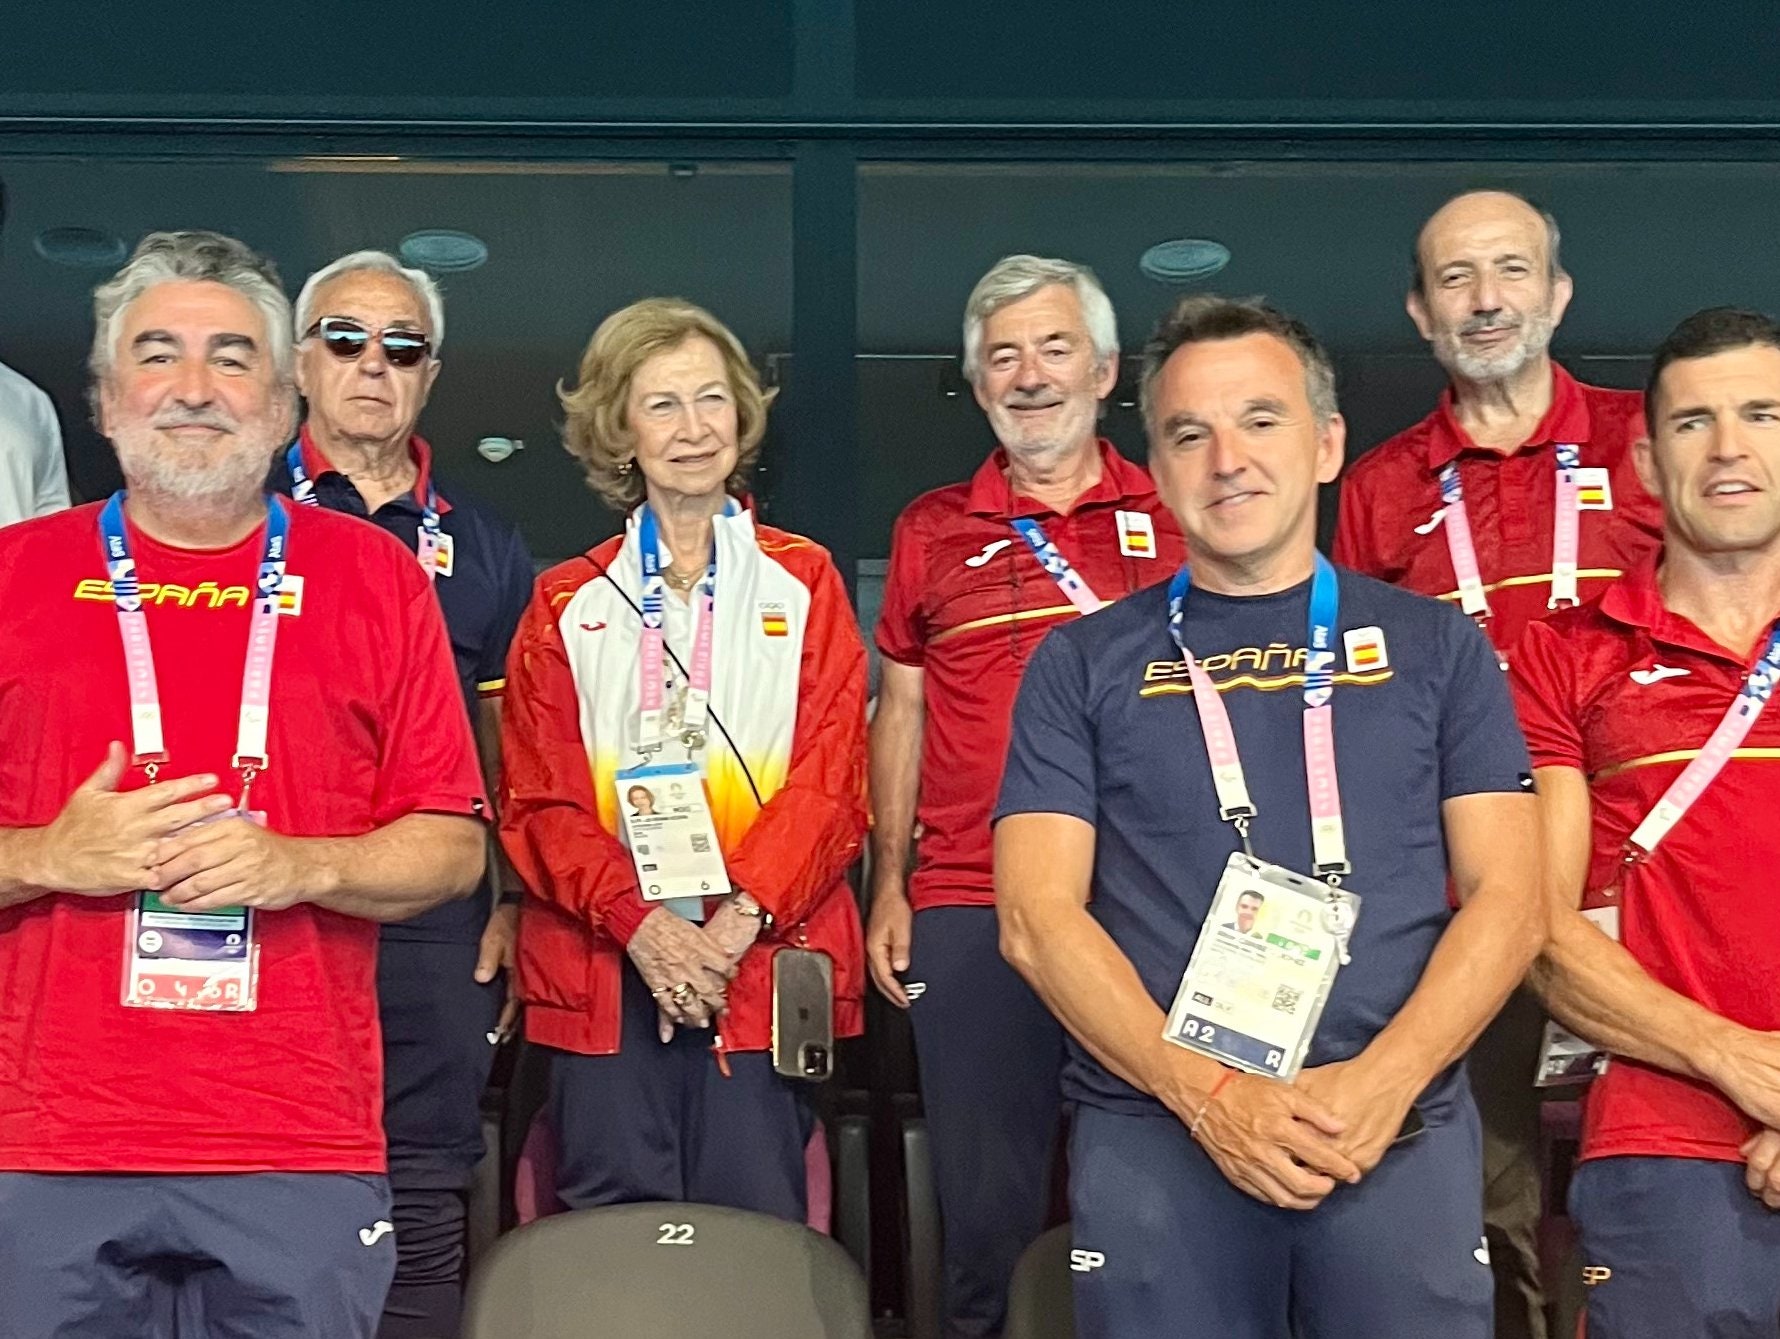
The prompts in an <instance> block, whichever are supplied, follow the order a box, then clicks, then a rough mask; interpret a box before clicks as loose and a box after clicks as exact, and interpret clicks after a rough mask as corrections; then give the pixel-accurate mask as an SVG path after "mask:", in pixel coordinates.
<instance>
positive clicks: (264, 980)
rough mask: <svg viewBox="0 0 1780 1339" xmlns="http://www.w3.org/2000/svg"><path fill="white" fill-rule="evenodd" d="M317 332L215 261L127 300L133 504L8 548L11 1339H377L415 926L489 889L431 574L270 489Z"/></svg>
mask: <svg viewBox="0 0 1780 1339" xmlns="http://www.w3.org/2000/svg"><path fill="white" fill-rule="evenodd" d="M290 323H291V313H290V304H289V302H288V301H287V300H286V299H285V296H284V293H283V292H282V290H281V289H280V288H279V286H278V279H277V275H276V273H275V272H274V271H273V270H272V268H271V267H270V266H269V265H268V264H267V263H266V262H265V261H263V260H262V259H261V258H260V257H258V256H256V255H255V254H254V253H253V252H252V251H250V250H249V249H248V248H247V247H245V246H243V245H242V244H241V243H240V242H237V241H235V240H233V239H232V238H227V237H221V236H218V235H217V234H215V233H203V232H179V233H154V234H151V235H150V236H148V237H147V238H145V239H143V242H142V244H141V245H140V246H139V247H137V249H136V253H135V255H134V256H132V257H131V259H130V261H129V263H128V264H127V265H125V266H124V268H123V269H122V270H121V271H119V272H118V274H116V275H115V276H113V277H112V278H111V279H110V280H108V281H107V282H106V283H104V284H102V285H101V286H100V287H99V289H98V290H97V292H96V293H95V295H94V325H95V332H94V338H93V349H92V377H93V380H92V400H93V407H94V410H95V418H96V421H97V423H98V425H99V429H100V431H101V432H103V433H104V434H105V435H106V436H107V437H109V438H110V439H111V441H112V443H113V445H114V446H115V447H116V449H117V455H118V463H119V465H120V466H121V467H122V471H123V476H124V481H125V487H124V488H123V489H121V490H119V492H118V493H117V494H115V495H114V496H113V497H112V498H111V499H110V500H109V501H108V502H104V503H94V504H90V505H88V506H84V507H77V508H75V509H73V510H71V511H63V512H60V513H57V514H55V515H53V516H44V517H39V518H37V519H34V520H29V521H22V522H20V523H19V524H17V525H14V526H8V527H6V528H5V530H4V531H0V601H4V603H5V606H6V608H7V611H8V624H7V635H6V636H5V638H3V639H0V983H4V984H3V985H0V1280H4V1281H5V1282H4V1286H0V1335H52V1334H53V1335H61V1334H92V1335H126V1334H127V1335H137V1336H143V1337H144V1339H163V1337H164V1336H172V1335H176V1334H178V1335H193V1334H205V1335H223V1334H252V1335H254V1336H256V1339H274V1337H276V1339H370V1336H371V1335H372V1333H373V1332H374V1330H375V1328H376V1323H377V1317H378V1314H379V1312H380V1311H381V1310H382V1307H383V1299H384V1294H385V1293H386V1292H387V1291H388V1288H389V1282H390V1276H391V1274H392V1272H393V1270H394V1267H395V1261H396V1251H395V1241H394V1239H393V1232H394V1227H393V1224H392V1223H391V1221H390V1220H391V1217H392V1214H391V1210H390V1193H389V1185H388V1182H387V1180H386V1179H385V1176H384V1169H385V1153H384V1139H383V1130H382V1124H381V1121H380V1115H381V1105H382V1101H381V1099H382V1092H381V1088H380V1085H379V1083H378V1077H379V1071H380V1056H379V1046H378V1028H377V998H376V986H375V982H376V966H377V926H378V924H379V923H386V922H393V921H402V920H407V919H409V918H411V917H413V916H415V915H417V914H419V913H421V912H423V911H425V910H427V909H428V908H429V907H432V906H436V905H438V904H440V903H442V902H445V901H447V900H449V899H451V898H453V897H461V896H462V895H463V894H465V893H467V892H469V891H470V890H471V889H472V888H473V887H475V885H476V883H477V880H478V879H479V878H480V877H481V874H482V866H483V856H484V834H483V828H482V824H481V822H480V821H479V820H480V818H481V816H482V814H483V812H484V809H485V808H486V801H485V799H484V798H483V794H482V780H481V777H480V774H479V772H478V768H477V763H476V751H475V745H474V743H473V741H472V740H471V737H470V727H469V722H468V720H467V719H466V717H465V715H464V709H463V704H462V699H461V698H460V696H459V694H458V689H457V679H456V674H455V672H454V668H453V665H452V659H451V646H450V642H449V641H448V639H447V636H446V631H445V624H444V621H443V620H442V619H441V618H440V615H439V606H438V602H437V601H436V600H435V599H434V598H433V593H432V591H431V590H430V589H429V588H428V586H427V582H426V578H425V577H424V576H423V575H422V574H421V572H420V571H419V570H418V568H417V565H416V563H415V561H414V557H413V555H412V554H411V553H409V552H408V551H407V550H406V549H404V548H403V546H402V545H401V544H399V543H397V542H396V541H394V540H392V539H391V538H390V537H389V536H388V535H385V534H379V533H378V532H377V531H376V530H375V529H373V528H372V527H370V526H366V525H363V524H361V523H360V522H358V521H357V520H355V519H353V518H351V517H344V516H337V515H334V514H332V513H330V512H323V511H317V510H315V509H313V508H299V507H293V506H291V505H290V504H289V503H287V502H286V501H285V500H283V499H280V498H272V497H269V496H268V495H267V494H266V492H265V489H264V487H263V481H264V479H265V477H266V471H267V467H268V466H269V464H270V463H271V459H272V453H273V452H274V451H275V450H277V449H278V447H280V446H281V445H283V444H284V443H285V442H286V441H288V440H289V437H290V433H291V431H292V429H293V428H294V426H295V416H296V395H295V389H294V386H293V381H292V375H293V374H292V358H291V334H290Z"/></svg>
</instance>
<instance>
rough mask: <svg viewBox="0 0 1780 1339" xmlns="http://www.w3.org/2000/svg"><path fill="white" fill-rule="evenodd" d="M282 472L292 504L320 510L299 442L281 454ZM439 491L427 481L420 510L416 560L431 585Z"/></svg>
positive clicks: (435, 563)
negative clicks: (287, 475) (286, 475)
mask: <svg viewBox="0 0 1780 1339" xmlns="http://www.w3.org/2000/svg"><path fill="white" fill-rule="evenodd" d="M284 465H285V468H286V469H288V470H289V471H290V496H291V501H292V502H296V503H300V504H301V505H302V506H305V507H319V506H320V505H321V499H320V498H318V497H316V496H315V480H313V479H311V478H310V477H309V471H308V470H306V469H304V468H303V447H302V443H300V442H292V443H291V445H290V450H288V451H286V452H285V453H284ZM440 533H441V527H440V525H439V490H438V489H437V488H435V487H434V486H433V481H432V479H431V478H428V479H427V481H426V501H425V502H424V503H422V504H421V508H420V544H419V547H418V548H417V550H416V551H415V556H416V557H417V558H419V559H420V570H421V571H423V572H425V573H426V579H427V580H428V581H433V580H435V579H437V577H438V575H439V535H440Z"/></svg>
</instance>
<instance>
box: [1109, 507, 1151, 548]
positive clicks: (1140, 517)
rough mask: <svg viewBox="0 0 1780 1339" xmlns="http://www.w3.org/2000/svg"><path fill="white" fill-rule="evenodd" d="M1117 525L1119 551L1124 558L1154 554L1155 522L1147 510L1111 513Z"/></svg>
mask: <svg viewBox="0 0 1780 1339" xmlns="http://www.w3.org/2000/svg"><path fill="white" fill-rule="evenodd" d="M1113 515H1114V519H1115V520H1116V521H1117V523H1118V527H1119V553H1120V554H1121V555H1122V556H1123V557H1126V558H1154V557H1155V556H1156V523H1155V521H1154V520H1153V519H1151V517H1150V514H1149V513H1148V512H1147V511H1121V512H1115V513H1113Z"/></svg>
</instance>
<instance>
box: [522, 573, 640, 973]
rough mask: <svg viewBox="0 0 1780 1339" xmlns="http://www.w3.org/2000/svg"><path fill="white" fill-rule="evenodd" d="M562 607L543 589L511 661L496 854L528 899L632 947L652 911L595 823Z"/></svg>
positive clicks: (630, 868) (632, 870) (624, 855)
mask: <svg viewBox="0 0 1780 1339" xmlns="http://www.w3.org/2000/svg"><path fill="white" fill-rule="evenodd" d="M569 593H570V592H567V591H565V592H562V593H561V597H562V598H563V599H566V598H567V597H568V595H569ZM559 604H560V601H559V600H557V599H554V598H552V591H551V588H550V587H548V586H545V585H544V584H542V583H540V584H539V586H538V588H537V590H536V591H535V592H534V593H533V595H532V600H531V603H530V605H528V606H527V607H526V611H525V616H524V617H523V618H522V619H521V620H520V622H519V630H518V632H517V633H515V634H514V637H513V649H512V652H511V653H510V654H509V656H508V658H507V692H506V698H505V706H504V710H503V711H502V714H501V845H502V847H503V848H504V849H505V850H506V852H507V858H508V859H509V860H511V861H512V862H513V868H514V870H515V871H516V872H517V873H518V875H519V877H520V878H521V879H522V880H524V882H525V886H526V888H527V889H529V890H530V891H531V893H532V895H533V896H535V897H539V898H542V899H543V900H544V901H546V902H553V903H555V904H556V905H557V906H559V907H562V908H563V909H564V910H565V911H568V912H570V913H571V914H573V915H575V916H577V917H579V918H581V919H582V920H584V921H586V922H588V923H589V924H591V925H593V926H594V927H595V928H600V929H604V930H606V931H608V932H609V933H610V934H611V935H612V937H613V938H614V939H616V940H617V941H618V942H619V943H620V944H628V943H629V942H630V937H631V935H632V934H634V933H635V932H636V928H637V926H639V925H641V924H642V922H643V918H644V917H645V916H647V915H648V914H649V911H650V910H651V909H650V908H649V907H647V906H646V905H644V903H643V899H642V894H641V892H640V890H639V889H638V887H637V877H636V867H635V865H634V864H632V862H631V858H630V853H629V852H627V851H626V850H625V849H624V845H623V843H622V842H620V841H619V840H618V838H617V837H615V836H613V835H612V834H611V833H610V832H608V831H606V829H605V827H604V825H602V824H601V823H600V820H599V806H598V803H597V802H596V800H595V798H594V794H593V771H592V767H591V764H590V763H589V760H588V756H587V744H586V741H584V740H583V739H582V737H581V703H580V698H579V695H578V694H577V693H576V691H575V679H574V676H573V674H571V673H570V671H569V661H568V653H567V652H566V651H565V650H564V648H563V644H562V634H561V633H560V632H559V631H558V629H557V625H556V609H557V607H558V606H559Z"/></svg>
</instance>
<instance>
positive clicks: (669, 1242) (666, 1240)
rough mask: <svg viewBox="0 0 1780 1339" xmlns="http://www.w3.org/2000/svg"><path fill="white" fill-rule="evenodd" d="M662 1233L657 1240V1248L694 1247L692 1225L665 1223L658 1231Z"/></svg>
mask: <svg viewBox="0 0 1780 1339" xmlns="http://www.w3.org/2000/svg"><path fill="white" fill-rule="evenodd" d="M656 1231H657V1232H659V1233H661V1235H660V1236H659V1237H657V1238H656V1239H655V1244H656V1245H657V1246H690V1245H692V1224H691V1223H663V1224H662V1225H661V1226H660V1227H658V1228H657V1229H656Z"/></svg>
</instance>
